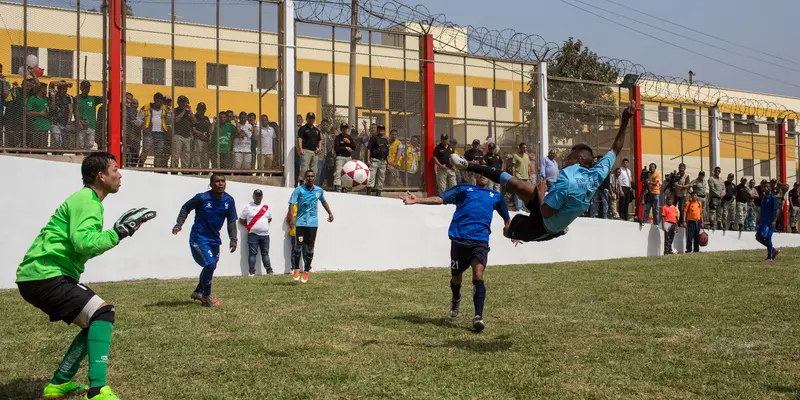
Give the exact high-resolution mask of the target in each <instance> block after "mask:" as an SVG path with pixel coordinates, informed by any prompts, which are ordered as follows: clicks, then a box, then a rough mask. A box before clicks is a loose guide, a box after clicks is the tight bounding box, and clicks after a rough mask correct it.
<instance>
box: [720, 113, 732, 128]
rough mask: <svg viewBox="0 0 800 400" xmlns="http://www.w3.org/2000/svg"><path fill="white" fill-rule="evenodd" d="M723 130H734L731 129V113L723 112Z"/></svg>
mask: <svg viewBox="0 0 800 400" xmlns="http://www.w3.org/2000/svg"><path fill="white" fill-rule="evenodd" d="M722 132H733V130H732V129H731V113H722Z"/></svg>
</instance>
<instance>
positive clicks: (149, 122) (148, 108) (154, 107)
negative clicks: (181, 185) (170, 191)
mask: <svg viewBox="0 0 800 400" xmlns="http://www.w3.org/2000/svg"><path fill="white" fill-rule="evenodd" d="M164 102H165V100H164V95H163V94H161V93H156V94H154V95H153V102H152V103H149V104H145V105H144V106H142V109H141V110H140V111H139V115H138V116H137V117H136V121H137V126H139V127H140V128H142V155H141V157H140V160H139V162H141V163H142V164H144V163H145V162H147V158H148V157H150V156H151V155H152V156H153V158H154V161H153V165H154V166H156V167H160V168H166V167H167V160H166V157H164V156H165V154H164V151H165V146H166V140H167V137H166V135H167V132H168V131H169V121H168V118H167V111H166V109H165V108H166V107H164Z"/></svg>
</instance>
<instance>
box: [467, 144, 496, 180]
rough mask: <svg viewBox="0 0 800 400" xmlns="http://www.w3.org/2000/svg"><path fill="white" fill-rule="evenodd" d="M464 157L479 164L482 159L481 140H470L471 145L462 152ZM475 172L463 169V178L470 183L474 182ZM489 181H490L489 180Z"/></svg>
mask: <svg viewBox="0 0 800 400" xmlns="http://www.w3.org/2000/svg"><path fill="white" fill-rule="evenodd" d="M464 159H465V160H467V161H469V162H471V163H473V164H480V163H481V160H482V159H483V151H481V141H480V140H478V139H475V140H473V141H472V147H470V148H469V149H467V151H465V152H464ZM476 178H477V174H475V173H473V172H466V171H464V180H465V181H466V182H467V183H469V184H470V185H474V184H476ZM489 182H490V183H491V181H489Z"/></svg>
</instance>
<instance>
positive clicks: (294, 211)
mask: <svg viewBox="0 0 800 400" xmlns="http://www.w3.org/2000/svg"><path fill="white" fill-rule="evenodd" d="M291 212H292V216H293V217H295V220H296V218H297V204H292V206H291ZM286 221H287V222H288V221H289V215H288V213H287V215H286ZM296 234H297V229H296V228H292V227H289V236H291V237H295V235H296Z"/></svg>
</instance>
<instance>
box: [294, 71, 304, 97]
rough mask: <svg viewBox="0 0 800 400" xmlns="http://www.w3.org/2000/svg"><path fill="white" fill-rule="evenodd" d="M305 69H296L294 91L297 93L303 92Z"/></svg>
mask: <svg viewBox="0 0 800 400" xmlns="http://www.w3.org/2000/svg"><path fill="white" fill-rule="evenodd" d="M303 86H304V85H303V71H295V73H294V92H295V93H296V94H303Z"/></svg>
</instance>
